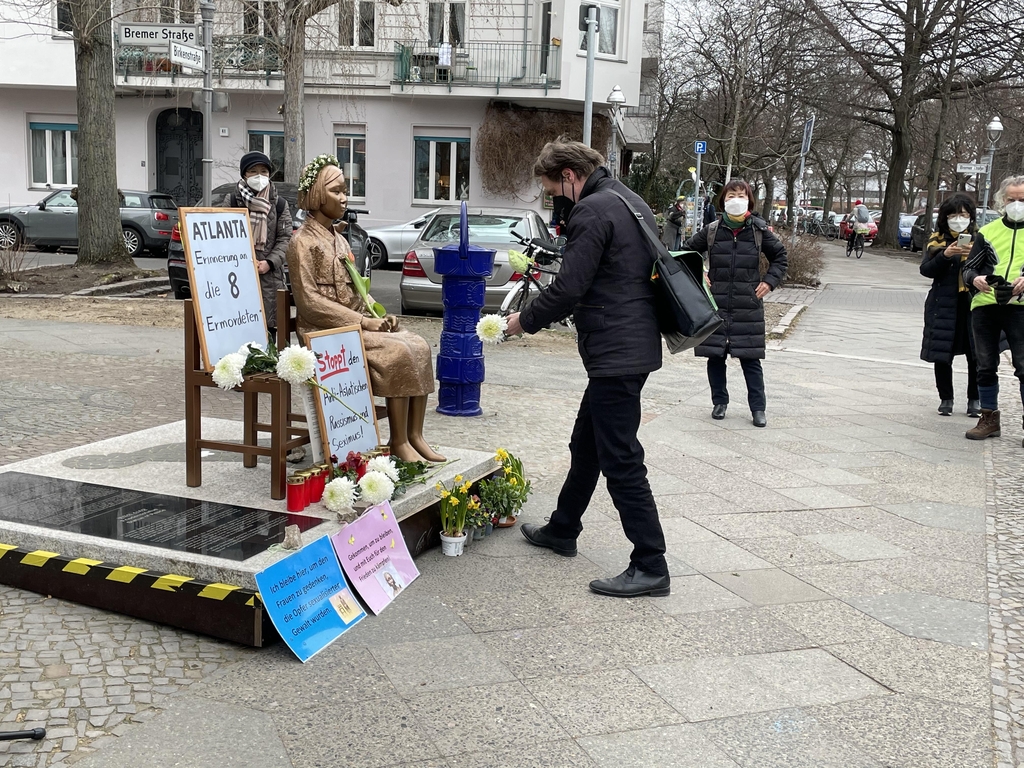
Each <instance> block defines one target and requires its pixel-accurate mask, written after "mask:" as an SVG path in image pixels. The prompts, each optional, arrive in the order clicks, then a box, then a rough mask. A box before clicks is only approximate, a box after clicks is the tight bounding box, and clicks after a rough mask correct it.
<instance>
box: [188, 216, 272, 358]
mask: <svg viewBox="0 0 1024 768" xmlns="http://www.w3.org/2000/svg"><path fill="white" fill-rule="evenodd" d="M179 210H180V212H181V224H180V229H181V242H182V245H183V246H184V248H185V263H186V265H187V266H188V278H189V282H190V284H191V286H192V306H193V308H194V309H195V313H196V326H197V327H198V329H199V341H200V343H201V344H202V349H203V365H204V366H205V367H206V370H208V371H212V370H213V366H214V365H216V364H217V361H218V360H220V359H221V358H222V357H224V355H226V354H229V353H231V352H237V351H238V350H239V349H240V348H241V347H242V346H243V345H244V344H250V343H253V342H255V343H257V344H259V345H260V346H266V343H267V320H266V314H265V313H264V311H263V293H262V291H261V290H260V275H259V271H258V270H257V268H256V256H255V253H254V251H253V245H252V229H251V228H250V224H249V212H248V211H247V210H246V209H244V208H181V209H179Z"/></svg>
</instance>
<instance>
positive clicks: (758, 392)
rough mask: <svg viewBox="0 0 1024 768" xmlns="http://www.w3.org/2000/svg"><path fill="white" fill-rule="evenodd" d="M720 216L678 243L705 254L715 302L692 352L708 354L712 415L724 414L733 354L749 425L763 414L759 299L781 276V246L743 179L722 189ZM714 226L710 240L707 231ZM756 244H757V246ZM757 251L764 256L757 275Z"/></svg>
mask: <svg viewBox="0 0 1024 768" xmlns="http://www.w3.org/2000/svg"><path fill="white" fill-rule="evenodd" d="M722 201H723V207H724V211H723V213H722V218H721V219H720V220H719V221H717V222H714V223H712V224H709V225H708V226H707V227H705V228H704V229H702V230H701V231H700V232H698V233H697V234H695V235H694V236H693V237H691V238H690V239H689V240H687V241H686V242H685V243H684V244H683V250H690V251H697V252H698V253H701V254H706V259H707V265H708V281H709V283H710V284H711V293H712V295H713V296H714V297H715V301H716V302H717V303H718V314H719V316H720V317H721V318H722V320H724V321H725V322H724V324H723V325H722V327H721V328H720V329H719V330H718V331H716V332H715V333H714V334H712V335H711V336H710V337H708V339H707V340H706V341H705V342H704V343H703V344H701V345H700V346H698V347H697V349H696V350H695V351H696V354H697V356H698V357H706V358H707V359H708V383H709V384H710V385H711V402H712V404H713V405H714V408H713V410H712V411H711V417H712V418H713V419H724V418H725V409H726V406H727V405H728V404H729V391H728V389H727V388H726V365H725V360H726V355H731V356H732V357H735V358H738V359H739V361H740V365H741V366H742V368H743V377H744V379H746V382H747V404H748V405H749V406H750V412H751V416H752V419H753V422H754V426H756V427H763V426H765V425H766V424H767V423H768V422H767V419H766V417H765V413H764V411H765V405H766V399H765V391H764V372H763V371H762V369H761V360H762V359H763V358H764V348H765V344H764V331H765V329H764V304H762V299H763V298H764V297H765V296H767V295H768V293H769V292H770V291H773V290H775V288H776V286H778V285H779V283H781V282H782V279H783V278H784V277H785V276H786V264H787V261H786V247H785V246H784V245H783V244H782V241H780V240H779V238H777V237H776V236H775V235H774V234H772V232H770V231H769V230H768V225H767V224H766V223H765V221H764V219H762V218H760V217H759V216H756V215H754V214H753V210H754V191H753V190H752V189H751V188H750V185H749V184H747V182H745V181H743V180H741V179H733V180H732V181H730V182H729V183H727V184H726V185H725V186H724V187H723V188H722ZM712 228H714V230H715V236H714V238H713V242H711V243H709V242H708V240H709V236H708V232H709V230H711V229H712ZM759 246H760V247H759ZM760 253H763V254H764V255H765V258H767V259H768V271H767V272H766V273H765V274H764V275H763V276H762V275H761V269H760V258H759V256H760Z"/></svg>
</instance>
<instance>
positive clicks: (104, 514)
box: [0, 419, 497, 646]
mask: <svg viewBox="0 0 1024 768" xmlns="http://www.w3.org/2000/svg"><path fill="white" fill-rule="evenodd" d="M241 430H242V424H241V422H237V421H228V420H222V419H204V420H203V432H204V435H209V436H210V437H211V438H213V439H234V438H236V437H237V436H238V434H239V433H240V432H241ZM442 452H443V453H444V454H445V455H446V456H447V457H448V458H449V459H450V460H452V461H451V463H449V464H447V465H445V466H442V467H440V468H439V469H438V470H436V474H434V475H433V476H431V477H430V478H429V480H427V481H426V482H425V483H423V484H422V485H414V486H412V488H410V489H409V491H408V492H407V493H406V494H404V495H403V496H400V497H399V498H398V499H396V500H395V501H393V502H392V507H393V509H394V511H395V514H396V517H397V518H398V519H399V521H400V523H401V525H402V530H403V534H404V535H405V537H406V540H407V543H408V545H409V549H410V551H411V552H413V553H414V554H416V553H418V552H420V551H422V550H423V549H425V548H427V547H429V546H432V545H433V544H434V543H435V542H434V540H435V539H436V538H437V528H436V524H435V523H434V522H433V520H432V516H433V517H436V506H437V500H438V495H437V492H436V490H435V489H434V483H435V482H437V481H438V480H442V481H446V482H447V481H450V480H451V479H452V478H453V477H454V476H455V475H457V474H461V475H463V476H464V477H465V478H466V479H467V480H471V481H474V482H475V481H477V480H480V479H482V478H485V477H487V476H489V475H491V474H492V473H493V472H494V471H495V470H496V469H497V465H496V464H495V462H494V461H493V458H492V456H491V455H490V454H487V453H482V452H479V451H466V450H460V449H456V448H448V447H445V448H443V449H442ZM203 463H204V473H203V474H204V478H203V480H204V482H203V485H202V486H201V487H198V488H189V487H188V486H186V485H185V426H184V422H183V421H181V422H176V423H173V424H167V425H164V426H161V427H155V428H153V429H147V430H144V431H141V432H135V433H132V434H128V435H123V436H121V437H117V438H112V439H110V440H104V441H102V442H98V443H92V444H89V445H84V446H79V447H77V448H71V449H68V450H66V451H61V452H59V453H54V454H50V455H47V456H42V457H38V458H34V459H30V460H27V461H23V462H18V463H15V464H9V465H6V466H4V467H3V468H2V469H0V583H4V584H9V585H11V586H16V587H19V588H22V589H28V590H31V591H34V592H38V593H41V594H47V595H54V596H58V597H62V598H65V599H69V600H73V601H76V602H82V603H85V604H88V605H94V606H97V607H101V608H106V609H109V610H113V611H117V612H120V613H125V614H128V615H132V616H137V617H140V618H145V619H148V620H152V621H160V622H163V623H167V624H171V625H173V626H178V627H182V628H185V629H189V630H192V631H196V632H201V633H205V634H210V635H213V636H216V637H222V638H225V639H230V640H234V641H237V642H242V643H246V644H249V645H255V646H260V645H262V644H263V643H264V640H265V635H264V633H265V631H266V630H268V629H269V628H270V625H269V622H266V620H265V617H264V615H263V611H262V605H261V603H260V599H259V595H258V593H257V592H256V582H255V574H256V573H257V572H259V571H261V570H263V569H264V568H266V567H267V566H269V565H271V564H272V563H274V562H276V561H277V560H279V559H281V558H282V557H285V556H286V555H287V554H288V552H287V551H285V550H282V549H281V548H280V546H279V545H280V543H281V542H282V541H283V540H284V529H285V526H287V525H298V526H299V529H300V531H301V532H302V542H303V544H308V543H310V542H311V541H313V540H315V539H318V538H320V537H321V536H324V535H330V534H332V533H334V532H336V531H337V530H339V529H340V528H341V527H342V525H343V524H342V523H339V522H338V521H337V518H336V515H335V514H334V513H332V512H330V511H329V510H328V509H327V508H326V507H324V506H323V505H322V504H319V503H318V504H311V505H310V506H309V507H308V508H307V509H306V510H305V511H304V512H303V513H301V514H296V513H290V512H288V511H287V510H286V508H285V502H284V501H274V500H273V499H271V498H270V497H269V493H268V492H267V489H268V488H269V487H270V486H269V473H270V466H269V462H267V461H266V460H261V461H260V462H259V463H258V464H257V466H256V467H254V468H251V469H247V468H245V467H243V466H242V459H241V457H240V456H238V455H236V454H229V453H217V452H208V455H204V458H203ZM305 463H306V464H308V463H309V462H308V460H307V461H306V462H305ZM296 467H301V464H299V465H296ZM270 631H271V632H272V630H270Z"/></svg>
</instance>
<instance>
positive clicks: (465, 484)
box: [462, 483, 471, 493]
mask: <svg viewBox="0 0 1024 768" xmlns="http://www.w3.org/2000/svg"><path fill="white" fill-rule="evenodd" d="M470 485H471V484H470V483H464V484H463V486H462V492H463V493H469V486H470Z"/></svg>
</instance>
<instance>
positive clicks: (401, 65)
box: [391, 42, 562, 93]
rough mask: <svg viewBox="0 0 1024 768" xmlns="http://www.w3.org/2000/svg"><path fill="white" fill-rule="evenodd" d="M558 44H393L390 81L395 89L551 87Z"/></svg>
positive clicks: (556, 79) (556, 80)
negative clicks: (416, 87)
mask: <svg viewBox="0 0 1024 768" xmlns="http://www.w3.org/2000/svg"><path fill="white" fill-rule="evenodd" d="M561 63H562V49H561V47H560V46H557V45H547V44H543V45H541V44H524V43H470V42H466V43H460V44H459V45H457V46H454V47H453V46H450V45H448V44H441V45H436V44H434V45H430V44H428V43H425V42H399V43H395V63H394V72H393V74H392V78H391V82H392V85H393V86H398V87H399V89H400V90H405V89H406V87H412V86H418V85H431V86H434V85H440V86H444V87H446V88H447V90H448V91H451V90H452V89H453V88H466V87H476V88H488V89H489V88H494V89H495V92H496V93H501V89H502V88H543V89H544V92H545V93H547V91H548V89H550V88H558V87H560V86H561Z"/></svg>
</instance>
